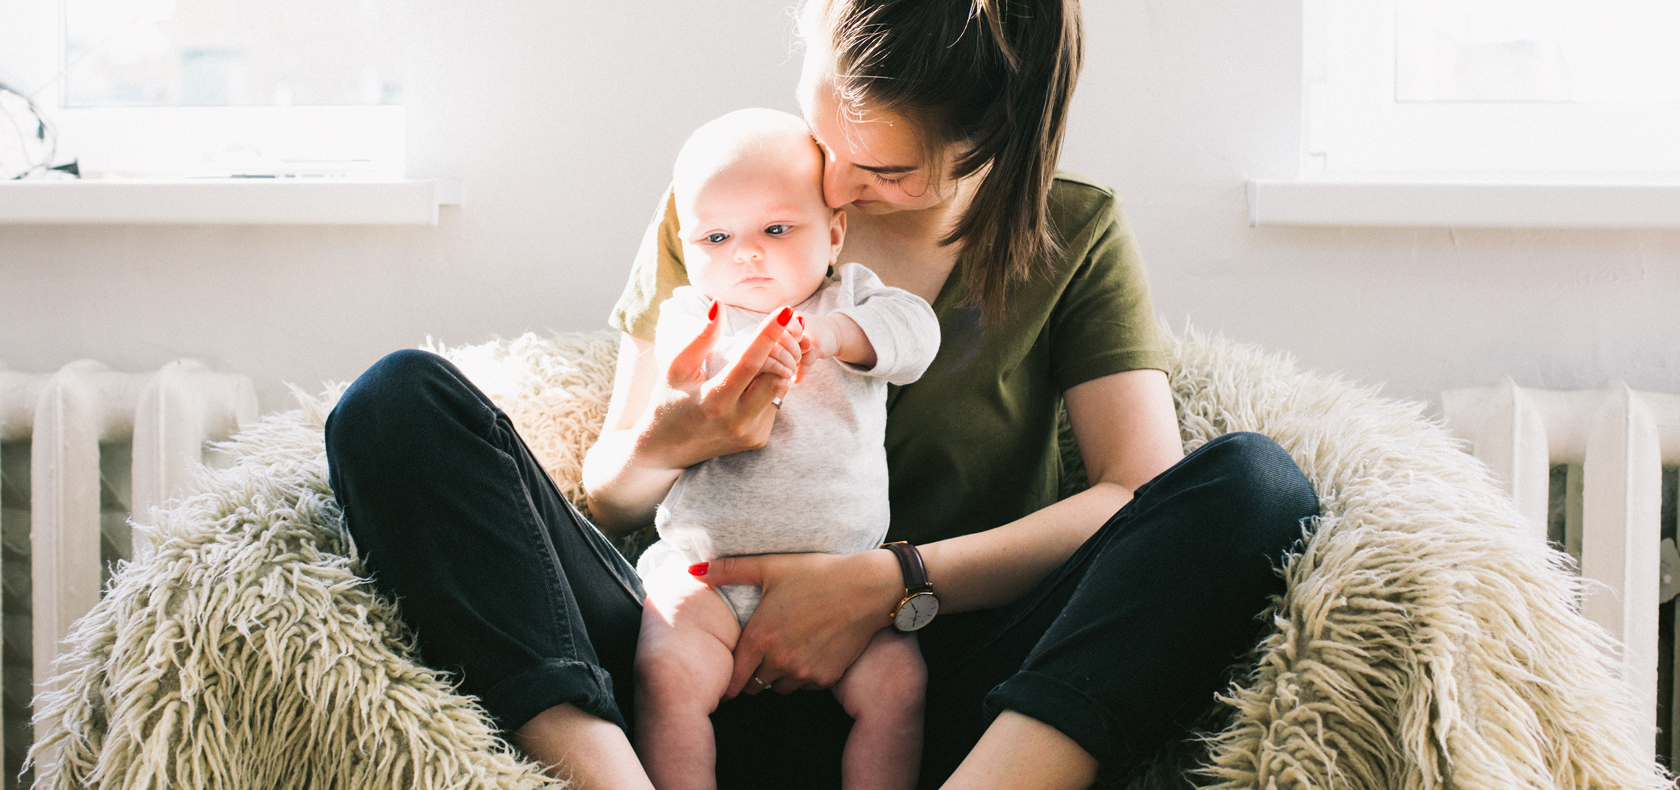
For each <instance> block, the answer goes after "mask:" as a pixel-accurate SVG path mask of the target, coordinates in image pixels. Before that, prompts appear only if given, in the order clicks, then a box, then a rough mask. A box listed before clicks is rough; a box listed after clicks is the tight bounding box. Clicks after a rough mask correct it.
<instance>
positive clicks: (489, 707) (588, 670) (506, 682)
mask: <svg viewBox="0 0 1680 790" xmlns="http://www.w3.org/2000/svg"><path fill="white" fill-rule="evenodd" d="M481 701H482V702H483V703H484V709H485V710H486V711H488V712H489V713H490V717H491V718H493V719H494V720H495V721H496V726H497V727H498V728H500V729H501V731H502V732H503V733H504V734H508V735H511V734H513V732H514V730H517V729H519V728H520V727H523V726H525V723H526V722H528V721H530V720H531V719H534V718H536V717H537V714H539V713H542V712H543V711H545V710H548V709H549V708H552V707H554V706H555V705H563V704H566V703H571V704H572V705H575V706H577V708H578V710H581V711H583V712H584V713H588V714H591V715H594V716H597V717H600V718H602V719H605V720H607V721H610V722H612V723H613V724H617V725H618V726H619V728H620V729H622V730H624V731H625V732H626V733H628V732H629V731H630V728H629V726H628V725H626V724H625V723H624V714H623V713H621V712H619V710H618V701H617V700H615V699H614V698H613V682H612V676H611V675H609V674H607V671H606V670H604V669H602V668H600V667H598V666H595V665H594V664H590V663H588V662H585V661H570V660H566V659H559V658H550V659H544V660H542V661H539V662H537V663H536V664H534V665H532V666H531V667H530V668H529V669H525V670H523V671H520V672H517V673H515V674H513V675H509V676H508V677H506V678H503V679H502V682H500V683H497V684H496V685H495V686H494V687H493V688H491V689H490V691H488V692H487V693H485V694H484V696H483V697H482V699H481Z"/></svg>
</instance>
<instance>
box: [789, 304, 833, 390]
mask: <svg viewBox="0 0 1680 790" xmlns="http://www.w3.org/2000/svg"><path fill="white" fill-rule="evenodd" d="M796 321H797V322H798V323H799V325H800V326H801V327H803V328H804V330H805V332H804V334H802V335H801V336H800V338H799V373H798V374H797V375H795V376H794V377H793V380H794V381H795V382H799V381H801V380H803V379H804V378H805V372H806V371H808V370H810V369H811V366H812V365H813V364H816V362H817V360H821V359H828V358H830V357H833V356H835V355H837V354H839V353H840V331H839V328H838V327H836V326H835V325H834V319H833V318H830V317H828V316H824V315H800V316H798V317H797V318H796Z"/></svg>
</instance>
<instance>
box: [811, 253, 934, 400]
mask: <svg viewBox="0 0 1680 790" xmlns="http://www.w3.org/2000/svg"><path fill="white" fill-rule="evenodd" d="M836 273H837V274H838V275H839V277H840V283H839V286H840V287H841V288H842V289H844V290H845V292H846V293H847V295H848V297H849V298H848V299H846V300H844V302H849V303H850V306H846V307H840V308H837V309H836V310H834V312H835V313H839V314H841V315H844V316H846V317H848V318H850V319H852V320H853V321H856V322H857V325H858V326H859V327H860V328H862V329H863V334H864V336H865V337H868V338H869V344H870V345H872V346H874V347H875V366H874V367H872V368H869V369H867V370H866V369H863V368H860V367H858V366H856V365H852V364H848V363H841V364H844V365H846V367H847V368H848V369H850V370H851V371H853V372H855V373H860V374H863V375H865V376H876V377H879V378H883V379H886V380H887V383H889V384H897V385H900V386H903V385H905V384H909V383H911V382H913V381H915V380H916V379H919V378H921V377H922V373H924V372H926V371H927V368H928V365H930V364H932V363H933V358H934V356H935V355H937V354H938V353H939V317H938V316H936V315H934V312H933V308H932V307H931V306H929V305H928V303H927V301H925V300H923V299H922V298H921V297H920V296H917V295H915V294H913V293H910V292H909V291H906V290H904V289H902V288H894V287H892V286H890V285H887V284H886V283H883V282H881V278H879V277H876V276H875V273H874V272H872V271H870V270H869V268H868V267H866V266H864V265H863V264H861V263H847V264H843V265H841V266H840V268H839V269H838V270H837V272H836Z"/></svg>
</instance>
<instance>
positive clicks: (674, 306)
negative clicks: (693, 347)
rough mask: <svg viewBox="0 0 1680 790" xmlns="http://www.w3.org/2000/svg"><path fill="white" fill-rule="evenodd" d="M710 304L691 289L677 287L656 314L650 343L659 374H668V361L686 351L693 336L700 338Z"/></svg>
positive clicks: (709, 301)
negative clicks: (657, 316) (662, 372)
mask: <svg viewBox="0 0 1680 790" xmlns="http://www.w3.org/2000/svg"><path fill="white" fill-rule="evenodd" d="M711 303H712V300H710V299H707V298H706V297H705V295H703V294H701V293H700V291H699V289H697V288H695V287H694V286H691V285H684V286H680V287H678V288H677V289H676V290H674V291H672V292H671V296H670V298H668V299H666V300H665V302H664V305H663V309H660V310H659V320H658V323H657V324H656V325H655V330H656V331H655V333H654V339H653V354H654V359H657V360H659V369H660V370H670V369H671V360H672V359H673V358H675V357H676V356H677V354H678V352H680V351H682V350H683V349H684V348H687V347H688V344H689V341H692V340H693V339H694V336H695V335H698V334H700V329H701V328H702V327H704V326H705V325H706V311H707V310H708V309H710V307H711Z"/></svg>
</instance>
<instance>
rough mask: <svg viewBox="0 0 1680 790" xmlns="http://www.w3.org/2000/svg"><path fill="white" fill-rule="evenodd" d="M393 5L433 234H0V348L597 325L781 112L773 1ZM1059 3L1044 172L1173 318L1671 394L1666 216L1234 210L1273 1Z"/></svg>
mask: <svg viewBox="0 0 1680 790" xmlns="http://www.w3.org/2000/svg"><path fill="white" fill-rule="evenodd" d="M413 1H414V2H415V3H416V4H417V6H416V8H415V9H414V10H415V13H414V17H415V19H416V20H417V23H418V24H417V32H416V36H415V42H416V43H415V52H414V57H413V62H414V66H413V67H412V70H411V71H410V72H409V74H408V76H407V79H406V83H407V89H406V95H407V98H408V104H409V106H410V149H411V151H410V160H411V168H410V173H411V175H417V176H432V175H443V176H453V177H459V178H461V179H463V181H464V183H465V187H466V205H465V206H464V207H462V208H460V209H445V210H444V212H443V217H442V221H441V223H440V225H439V226H438V227H436V228H374V227H369V228H322V227H145V226H73V227H71V226H0V362H3V363H5V364H7V365H9V366H11V367H13V368H16V369H22V370H33V371H50V370H54V369H56V368H58V367H59V366H60V365H62V364H64V363H65V362H67V361H70V360H72V359H76V358H80V357H93V358H96V359H100V360H104V361H106V362H108V363H110V364H111V365H112V366H113V367H116V368H119V369H126V370H151V369H155V368H156V367H157V366H159V365H161V364H162V363H163V362H165V361H167V360H169V359H173V358H176V357H182V356H191V357H197V358H200V359H203V360H205V361H206V362H208V363H209V364H210V365H212V366H213V367H215V368H217V369H221V370H228V371H238V372H244V373H248V374H250V375H252V376H253V377H254V378H255V379H256V380H257V385H258V389H259V392H260V395H261V398H262V402H263V407H264V408H265V409H273V408H283V407H285V406H286V405H288V403H289V398H288V397H287V396H286V394H285V389H284V385H283V383H282V382H286V381H290V382H296V383H298V384H300V385H303V386H304V387H305V388H306V389H313V388H314V387H315V386H316V384H317V383H318V382H320V381H321V380H323V379H348V378H353V377H354V376H355V375H356V374H357V373H358V372H360V370H362V369H363V368H364V367H366V366H367V365H368V364H369V363H371V362H373V361H374V360H375V359H377V358H378V357H379V356H380V355H381V354H383V353H384V352H386V351H389V350H391V349H394V348H399V347H404V346H411V345H414V344H416V343H418V342H419V341H420V340H422V339H423V338H424V337H425V336H427V335H434V336H437V337H439V338H440V339H443V340H446V341H448V342H451V343H463V342H477V341H480V340H483V339H486V338H488V337H490V336H492V335H503V336H510V335H515V334H518V333H520V332H523V331H525V330H527V329H535V330H547V329H556V330H568V329H585V328H596V327H601V326H603V325H604V321H605V317H606V314H607V311H608V309H609V307H610V306H611V304H612V302H613V300H614V299H615V298H616V296H617V295H618V292H619V290H620V288H621V287H622V285H623V282H624V276H625V273H626V268H627V264H628V261H629V259H630V257H631V254H632V253H633V252H634V250H635V248H636V245H637V243H638V242H639V240H640V237H641V234H642V230H643V227H644V225H645V223H646V221H647V219H648V217H649V216H650V213H651V211H652V208H653V205H654V203H655V201H656V200H657V198H658V197H659V193H660V191H661V189H662V188H663V186H664V184H665V181H666V179H667V173H668V169H669V165H670V160H671V157H672V156H673V155H674V154H675V152H676V149H677V147H678V146H679V145H680V144H681V142H682V140H683V138H684V137H685V136H686V134H687V132H688V131H689V130H690V129H692V128H693V127H694V126H695V125H697V124H698V123H700V122H702V121H704V120H706V119H708V118H710V117H712V116H715V115H717V114H720V113H722V112H724V111H727V110H729V109H734V108H736V107H741V106H748V105H765V106H772V107H779V108H782V109H787V110H793V109H795V108H794V104H793V99H792V90H793V84H794V81H795V79H796V77H797V73H798V56H797V55H796V54H791V53H790V52H789V42H790V39H791V19H790V16H789V14H788V13H787V12H786V11H785V10H784V8H783V4H782V2H781V1H780V0H778V1H777V2H751V1H749V0H735V2H728V3H721V2H710V3H682V2H675V1H674V0H666V1H665V2H653V1H652V0H627V1H624V2H617V3H610V4H608V3H579V2H569V3H520V4H506V5H502V6H501V7H493V6H492V5H491V4H463V3H450V2H444V0H413ZM468 5H471V6H473V7H471V8H467V7H463V6H468ZM498 5H501V4H498ZM1086 18H1087V25H1088V28H1089V30H1090V41H1089V50H1090V54H1089V62H1088V66H1087V69H1086V72H1085V76H1084V78H1083V80H1082V82H1081V84H1080V89H1079V98H1078V104H1077V107H1076V108H1075V112H1074V122H1073V129H1072V132H1071V134H1070V138H1069V141H1068V147H1067V152H1066V157H1065V161H1064V165H1065V166H1066V167H1068V168H1070V169H1073V170H1076V171H1080V172H1082V173H1084V174H1086V175H1088V176H1090V177H1093V178H1095V179H1097V180H1099V181H1102V182H1105V183H1108V184H1111V185H1113V186H1114V187H1115V188H1116V189H1117V190H1118V191H1119V192H1120V193H1121V194H1123V195H1125V196H1127V202H1126V206H1127V211H1128V213H1129V215H1130V217H1131V219H1132V221H1133V224H1134V225H1135V227H1136V230H1137V233H1138V236H1139V243H1140V245H1141V247H1142V249H1143V252H1144V255H1145V259H1146V260H1147V261H1148V264H1149V267H1150V272H1151V278H1152V281H1153V284H1154V289H1155V297H1156V304H1157V306H1158V308H1159V309H1160V311H1161V313H1162V315H1163V317H1164V318H1166V319H1167V320H1168V321H1169V322H1171V323H1172V324H1173V325H1174V326H1182V325H1183V323H1184V321H1185V320H1186V319H1187V318H1188V319H1190V320H1191V321H1193V322H1194V323H1195V324H1196V325H1198V326H1200V327H1203V328H1208V329H1218V330H1221V331H1223V332H1225V333H1226V334H1228V335H1231V336H1233V337H1236V338H1239V339H1242V340H1246V341H1252V342H1255V343H1259V344H1261V345H1263V346H1266V347H1268V348H1271V349H1279V350H1287V351H1290V352H1293V353H1294V354H1296V355H1297V356H1299V357H1300V358H1301V360H1302V361H1303V363H1304V364H1306V365H1307V366H1310V367H1313V368H1318V369H1322V370H1335V371H1341V372H1343V373H1345V374H1347V375H1349V376H1351V377H1353V378H1356V379H1359V380H1362V381H1366V382H1369V383H1373V384H1376V383H1382V384H1385V385H1386V391H1387V392H1389V393H1391V394H1394V395H1398V396H1404V397H1410V398H1419V399H1428V398H1433V397H1435V396H1436V394H1437V393H1438V391H1439V390H1440V389H1442V388H1447V387H1459V386H1471V385H1481V384H1486V383H1489V382H1491V381H1492V380H1493V379H1494V378H1495V377H1497V376H1499V375H1501V374H1504V373H1510V374H1512V375H1514V376H1515V377H1516V378H1517V380H1518V382H1519V383H1520V384H1524V385H1529V386H1543V387H1553V388H1579V387H1590V386H1596V385H1597V384H1598V383H1599V382H1601V381H1602V380H1603V379H1605V378H1607V377H1612V376H1614V377H1621V378H1624V379H1627V380H1628V381H1629V383H1630V384H1632V385H1633V386H1634V387H1636V388H1640V389H1650V390H1661V391H1668V392H1680V342H1676V339H1680V233H1675V232H1589V231H1457V232H1452V231H1447V230H1438V229H1420V230H1380V231H1379V230H1360V229H1351V230H1334V229H1331V230H1308V229H1281V228H1259V229H1254V228H1249V227H1248V226H1247V224H1246V214H1245V206H1244V192H1243V182H1244V181H1245V179H1247V178H1250V177H1271V178H1277V177H1288V176H1291V175H1293V174H1294V172H1295V170H1296V163H1297V155H1296V152H1297V150H1298V133H1299V127H1300V122H1299V106H1300V102H1299V94H1300V87H1299V82H1300V77H1299V73H1300V26H1301V23H1300V7H1299V3H1298V2H1293V1H1292V0H1272V1H1271V2H1252V0H1207V1H1206V2H1200V3H1194V4H1172V3H1166V2H1159V1H1158V0H1157V1H1156V2H1139V1H1138V0H1094V1H1093V2H1088V3H1087V8H1086Z"/></svg>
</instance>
